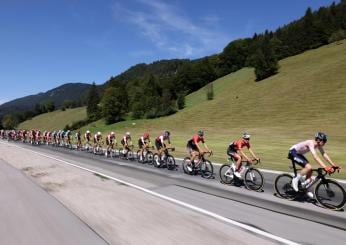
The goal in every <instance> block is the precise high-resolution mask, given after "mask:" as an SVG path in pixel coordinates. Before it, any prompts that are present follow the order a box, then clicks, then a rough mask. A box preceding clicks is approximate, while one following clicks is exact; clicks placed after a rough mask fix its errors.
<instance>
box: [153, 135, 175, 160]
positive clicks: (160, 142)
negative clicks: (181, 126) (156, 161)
mask: <svg viewBox="0 0 346 245" xmlns="http://www.w3.org/2000/svg"><path fill="white" fill-rule="evenodd" d="M170 135H171V133H170V132H169V131H168V130H165V131H163V134H161V135H160V136H159V137H157V138H156V139H155V146H156V149H157V154H158V155H159V157H160V159H161V160H163V154H162V153H163V152H164V151H165V150H166V144H165V140H167V141H168V144H169V145H170V144H171V139H170Z"/></svg>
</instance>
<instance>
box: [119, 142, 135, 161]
mask: <svg viewBox="0 0 346 245" xmlns="http://www.w3.org/2000/svg"><path fill="white" fill-rule="evenodd" d="M132 149H133V145H129V146H128V147H127V149H126V150H124V149H123V148H120V149H119V157H120V158H121V159H126V160H130V161H133V160H135V155H134V153H133V151H132Z"/></svg>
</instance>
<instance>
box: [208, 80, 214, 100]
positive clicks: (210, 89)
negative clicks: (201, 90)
mask: <svg viewBox="0 0 346 245" xmlns="http://www.w3.org/2000/svg"><path fill="white" fill-rule="evenodd" d="M206 89H207V100H213V99H214V87H213V83H209V84H208V85H207V87H206Z"/></svg>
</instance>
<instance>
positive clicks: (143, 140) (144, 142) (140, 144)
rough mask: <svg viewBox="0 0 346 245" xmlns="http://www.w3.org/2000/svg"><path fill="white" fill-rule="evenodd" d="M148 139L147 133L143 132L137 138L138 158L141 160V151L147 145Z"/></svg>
mask: <svg viewBox="0 0 346 245" xmlns="http://www.w3.org/2000/svg"><path fill="white" fill-rule="evenodd" d="M149 143H150V139H149V133H144V134H143V136H141V137H140V138H139V139H138V148H139V149H140V152H139V160H140V161H143V151H144V150H145V149H146V148H148V147H149Z"/></svg>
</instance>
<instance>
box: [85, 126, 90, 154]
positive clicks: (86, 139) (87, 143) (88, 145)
mask: <svg viewBox="0 0 346 245" xmlns="http://www.w3.org/2000/svg"><path fill="white" fill-rule="evenodd" d="M84 140H85V141H86V144H85V145H86V147H87V150H89V147H90V146H91V144H90V141H91V133H90V131H89V130H87V131H86V132H85V134H84Z"/></svg>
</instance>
